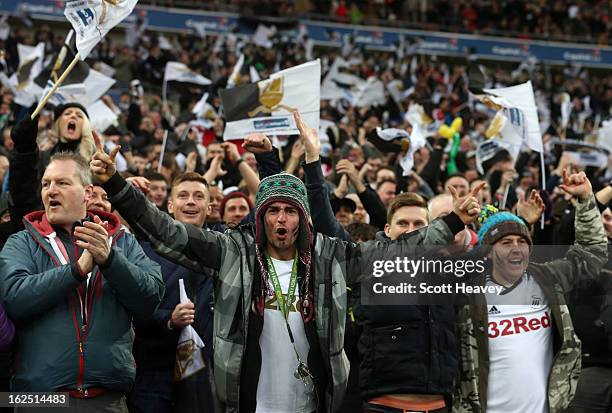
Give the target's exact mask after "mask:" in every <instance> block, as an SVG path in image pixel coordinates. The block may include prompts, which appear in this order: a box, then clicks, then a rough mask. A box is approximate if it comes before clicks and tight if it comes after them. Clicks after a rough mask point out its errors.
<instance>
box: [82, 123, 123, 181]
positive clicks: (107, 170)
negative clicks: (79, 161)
mask: <svg viewBox="0 0 612 413" xmlns="http://www.w3.org/2000/svg"><path fill="white" fill-rule="evenodd" d="M92 132H93V138H94V142H95V144H96V153H94V155H93V158H92V160H91V162H90V163H89V168H90V169H91V173H92V175H93V176H94V178H96V180H98V181H99V182H100V183H102V184H103V183H105V182H107V181H108V180H109V179H111V178H112V177H113V175H114V174H115V172H117V164H116V163H115V158H116V157H117V154H118V153H119V150H120V149H121V146H119V145H117V146H115V147H114V148H113V150H112V151H111V153H110V154H107V153H106V152H104V148H103V147H102V141H101V140H100V136H99V135H98V132H96V131H95V130H94V131H92Z"/></svg>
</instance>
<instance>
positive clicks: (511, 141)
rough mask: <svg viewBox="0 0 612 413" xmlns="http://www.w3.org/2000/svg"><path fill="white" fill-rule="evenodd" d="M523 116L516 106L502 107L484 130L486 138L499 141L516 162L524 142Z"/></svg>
mask: <svg viewBox="0 0 612 413" xmlns="http://www.w3.org/2000/svg"><path fill="white" fill-rule="evenodd" d="M525 133H526V128H525V118H524V116H523V112H521V111H520V110H519V109H517V108H503V109H501V110H500V111H498V112H497V113H496V114H495V117H494V118H493V120H492V121H491V124H490V125H489V128H488V129H487V131H486V133H485V134H486V136H487V138H495V139H496V140H499V141H501V142H502V143H503V144H502V146H503V147H504V148H506V150H507V151H508V152H509V153H510V155H511V156H512V159H514V161H515V162H516V160H517V159H518V155H519V153H520V151H521V147H522V146H523V143H524V142H525Z"/></svg>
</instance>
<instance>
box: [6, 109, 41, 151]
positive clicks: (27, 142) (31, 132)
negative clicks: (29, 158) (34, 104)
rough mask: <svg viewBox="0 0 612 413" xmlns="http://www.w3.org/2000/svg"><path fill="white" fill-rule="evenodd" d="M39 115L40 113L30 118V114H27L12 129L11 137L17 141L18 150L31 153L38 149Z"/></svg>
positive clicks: (16, 148)
mask: <svg viewBox="0 0 612 413" xmlns="http://www.w3.org/2000/svg"><path fill="white" fill-rule="evenodd" d="M39 117H40V115H38V116H36V117H35V118H34V119H30V115H27V116H26V117H25V118H24V119H22V120H21V121H20V122H19V123H18V124H17V125H15V126H14V127H13V128H12V129H11V139H13V142H14V143H15V150H16V151H17V152H22V153H29V152H34V151H35V150H36V137H37V136H38V118H39Z"/></svg>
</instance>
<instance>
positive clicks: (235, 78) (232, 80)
mask: <svg viewBox="0 0 612 413" xmlns="http://www.w3.org/2000/svg"><path fill="white" fill-rule="evenodd" d="M242 65H244V54H242V53H240V56H239V57H238V60H237V61H236V64H235V65H234V70H232V74H231V75H230V77H229V78H228V79H227V88H228V89H229V88H231V87H234V86H236V85H237V84H238V82H239V81H240V71H241V70H242Z"/></svg>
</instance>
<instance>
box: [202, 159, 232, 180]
mask: <svg viewBox="0 0 612 413" xmlns="http://www.w3.org/2000/svg"><path fill="white" fill-rule="evenodd" d="M223 158H224V156H223V155H217V156H215V157H214V158H213V160H212V161H211V162H210V168H208V171H206V173H205V174H204V179H206V181H207V182H215V181H216V180H217V178H219V177H220V176H223V175H225V174H226V173H227V171H225V170H223V168H221V164H222V163H223Z"/></svg>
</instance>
